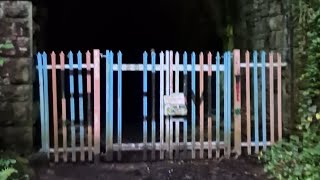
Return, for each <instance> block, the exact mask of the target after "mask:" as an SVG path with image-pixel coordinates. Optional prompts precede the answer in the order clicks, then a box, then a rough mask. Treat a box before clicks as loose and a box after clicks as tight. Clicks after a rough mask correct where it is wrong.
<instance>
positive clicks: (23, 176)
mask: <svg viewBox="0 0 320 180" xmlns="http://www.w3.org/2000/svg"><path fill="white" fill-rule="evenodd" d="M33 175H34V171H33V170H32V169H31V168H30V166H29V164H28V160H27V159H25V158H23V157H21V156H19V155H17V154H15V153H12V152H5V151H0V180H29V179H30V177H32V176H33Z"/></svg>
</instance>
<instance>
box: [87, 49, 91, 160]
mask: <svg viewBox="0 0 320 180" xmlns="http://www.w3.org/2000/svg"><path fill="white" fill-rule="evenodd" d="M90 63H91V53H90V52H89V51H87V52H86V64H87V67H86V68H87V100H88V104H87V121H88V147H89V150H88V159H89V161H92V109H91V67H90Z"/></svg>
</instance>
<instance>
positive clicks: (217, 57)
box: [216, 51, 220, 61]
mask: <svg viewBox="0 0 320 180" xmlns="http://www.w3.org/2000/svg"><path fill="white" fill-rule="evenodd" d="M216 60H217V61H218V60H220V52H219V51H218V52H217V55H216Z"/></svg>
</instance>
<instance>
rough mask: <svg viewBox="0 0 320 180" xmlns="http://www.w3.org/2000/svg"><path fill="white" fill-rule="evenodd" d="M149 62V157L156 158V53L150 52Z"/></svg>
mask: <svg viewBox="0 0 320 180" xmlns="http://www.w3.org/2000/svg"><path fill="white" fill-rule="evenodd" d="M151 63H152V67H153V68H152V122H151V133H152V134H151V141H152V144H153V149H152V152H151V159H152V160H155V159H156V149H155V143H156V66H155V64H156V53H155V52H154V51H152V52H151Z"/></svg>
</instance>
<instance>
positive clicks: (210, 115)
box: [207, 52, 212, 159]
mask: <svg viewBox="0 0 320 180" xmlns="http://www.w3.org/2000/svg"><path fill="white" fill-rule="evenodd" d="M208 66H209V67H211V66H212V54H211V52H209V53H208ZM211 79H212V71H211V68H209V71H208V112H207V113H208V143H209V148H208V158H209V159H211V158H212V113H211V112H212V80H211Z"/></svg>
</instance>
